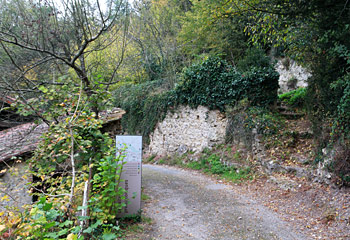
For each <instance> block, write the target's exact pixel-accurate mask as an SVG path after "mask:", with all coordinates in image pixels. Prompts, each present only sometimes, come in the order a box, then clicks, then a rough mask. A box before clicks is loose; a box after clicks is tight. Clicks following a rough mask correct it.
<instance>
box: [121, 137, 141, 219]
mask: <svg viewBox="0 0 350 240" xmlns="http://www.w3.org/2000/svg"><path fill="white" fill-rule="evenodd" d="M116 143H117V146H116V147H117V154H119V152H118V150H119V149H123V148H125V147H126V152H125V154H126V156H125V158H124V162H125V164H124V165H123V171H122V174H121V179H122V181H121V182H120V185H121V187H122V188H124V189H125V190H126V192H125V203H126V207H125V208H123V209H122V211H121V212H120V214H118V217H124V216H127V215H131V214H137V213H138V212H139V210H140V209H141V174H142V172H141V171H142V169H141V168H142V166H141V161H142V136H123V135H121V136H116Z"/></svg>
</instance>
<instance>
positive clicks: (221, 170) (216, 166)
mask: <svg viewBox="0 0 350 240" xmlns="http://www.w3.org/2000/svg"><path fill="white" fill-rule="evenodd" d="M187 167H189V168H191V169H195V170H203V171H205V172H209V173H212V174H217V175H220V176H222V177H223V178H225V179H227V180H230V181H233V182H238V181H241V180H245V179H250V178H251V169H250V167H242V168H237V167H235V166H229V165H226V164H224V163H223V162H222V161H221V159H220V156H219V155H217V154H216V153H211V151H208V150H204V151H203V153H202V155H201V157H200V159H199V161H191V162H189V163H188V164H187Z"/></svg>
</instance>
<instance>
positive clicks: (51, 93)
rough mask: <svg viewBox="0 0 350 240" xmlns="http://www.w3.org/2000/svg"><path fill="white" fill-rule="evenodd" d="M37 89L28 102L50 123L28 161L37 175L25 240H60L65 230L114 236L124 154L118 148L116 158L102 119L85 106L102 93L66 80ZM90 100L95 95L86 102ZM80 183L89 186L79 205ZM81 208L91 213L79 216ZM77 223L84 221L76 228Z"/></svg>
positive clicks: (91, 235) (99, 98)
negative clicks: (37, 93) (36, 199)
mask: <svg viewBox="0 0 350 240" xmlns="http://www.w3.org/2000/svg"><path fill="white" fill-rule="evenodd" d="M39 89H40V91H41V92H42V95H41V96H40V98H38V99H35V100H33V101H32V102H31V103H32V104H33V105H32V106H35V107H38V106H39V107H42V109H45V110H46V111H45V112H43V113H42V117H43V118H44V119H50V120H52V121H54V122H52V123H51V124H50V125H49V127H48V130H47V132H45V133H44V134H43V136H42V139H41V141H40V143H39V145H38V147H37V149H36V150H35V152H34V154H33V157H32V158H31V159H30V160H29V161H30V163H31V166H32V169H33V171H32V174H33V175H34V176H35V178H36V179H38V180H37V181H36V182H33V183H32V186H33V187H34V188H35V189H38V191H39V192H40V193H35V195H38V196H39V197H40V201H39V202H38V203H37V204H36V205H35V206H34V207H33V208H32V211H34V212H35V214H34V213H33V212H31V214H30V216H29V217H27V218H24V219H23V220H22V223H23V225H24V226H34V227H33V228H32V230H31V231H32V232H31V234H30V235H32V236H33V238H30V239H62V237H69V234H71V236H70V237H71V239H77V236H78V233H80V234H83V235H84V236H85V237H87V236H88V237H89V238H91V239H94V238H95V237H98V238H100V237H102V239H115V237H117V235H118V234H119V226H117V225H116V219H115V218H116V215H117V212H118V211H119V210H120V209H121V208H122V207H123V206H124V205H123V204H121V203H120V202H119V201H117V200H118V199H122V198H123V193H124V190H123V189H121V188H120V186H119V183H120V173H121V169H122V164H123V158H124V155H123V149H119V151H120V154H119V155H118V156H117V157H116V149H115V147H114V146H115V143H114V140H113V139H112V138H111V137H109V135H108V134H107V133H105V134H103V133H102V132H101V130H100V129H101V128H102V120H100V119H97V118H96V116H95V113H94V112H92V111H91V110H90V109H91V108H92V107H91V105H93V106H94V104H96V103H101V104H102V103H103V102H104V101H105V99H103V98H102V96H103V95H104V94H103V91H99V90H96V92H95V93H96V94H94V95H91V96H90V99H89V98H88V97H87V96H86V95H85V94H84V92H83V91H82V89H81V87H79V86H75V85H74V83H72V82H70V81H67V83H63V86H61V87H59V88H57V87H44V86H41V87H39ZM104 96H105V97H108V94H106V95H104ZM91 98H96V99H95V100H94V101H93V102H90V101H89V100H91ZM39 99H41V100H45V101H43V102H41V101H39ZM58 119H59V121H58ZM89 176H92V179H90V177H89ZM85 184H87V186H91V187H90V189H89V191H90V195H89V196H88V199H87V205H85V206H82V205H83V193H84V185H85ZM47 193H50V194H47ZM42 196H47V197H45V198H43V197H42ZM87 209H89V211H90V213H91V214H90V215H87V216H83V217H79V216H80V211H82V210H87ZM78 221H84V222H85V223H84V224H83V225H81V226H78V225H77V224H76V223H77V222H78ZM87 221H88V222H89V224H88V225H85V224H86V223H87ZM68 223H69V224H68ZM81 227H83V228H81ZM19 236H22V235H21V234H19ZM80 239H81V238H80Z"/></svg>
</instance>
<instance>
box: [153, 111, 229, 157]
mask: <svg viewBox="0 0 350 240" xmlns="http://www.w3.org/2000/svg"><path fill="white" fill-rule="evenodd" d="M226 125H227V120H226V117H225V115H224V114H222V113H220V111H218V110H215V111H210V110H209V109H208V108H206V107H203V106H199V107H198V108H197V109H191V108H190V107H188V106H180V107H179V108H178V109H177V110H176V111H175V112H174V113H171V112H169V113H168V114H167V116H166V118H165V119H164V120H163V121H162V122H160V123H158V124H157V126H156V129H155V131H154V132H153V134H152V135H151V136H150V145H149V148H148V153H149V154H154V155H163V156H164V155H174V154H176V153H178V154H183V153H185V152H187V151H193V152H200V151H202V150H203V149H204V148H206V147H211V146H213V145H214V144H219V143H223V142H224V140H225V131H226Z"/></svg>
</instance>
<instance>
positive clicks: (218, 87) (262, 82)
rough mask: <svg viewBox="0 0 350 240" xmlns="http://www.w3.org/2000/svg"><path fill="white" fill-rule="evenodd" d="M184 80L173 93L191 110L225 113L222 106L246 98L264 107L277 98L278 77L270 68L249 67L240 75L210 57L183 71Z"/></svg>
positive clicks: (220, 61) (215, 58)
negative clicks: (202, 109) (216, 110)
mask: <svg viewBox="0 0 350 240" xmlns="http://www.w3.org/2000/svg"><path fill="white" fill-rule="evenodd" d="M183 79H184V80H183V82H182V83H180V84H179V85H178V86H177V88H176V89H175V92H176V96H177V101H178V102H179V103H181V104H188V105H190V106H191V107H197V106H199V105H203V106H207V107H209V108H210V109H219V110H221V111H225V106H227V105H232V104H234V103H236V102H237V101H239V100H241V99H243V98H246V97H247V98H248V99H249V101H250V103H251V104H252V105H263V106H268V105H270V104H272V103H273V102H275V100H276V98H277V89H278V73H277V72H276V71H275V70H274V69H273V68H272V67H271V66H269V67H263V68H259V67H254V66H252V67H251V68H250V70H249V71H247V72H245V73H244V74H242V73H239V72H238V71H236V70H235V69H234V68H233V67H231V66H230V65H228V64H227V62H226V61H224V60H221V59H219V58H217V57H209V58H207V59H204V61H203V62H201V63H199V64H194V65H192V66H191V67H189V68H187V69H185V70H184V73H183Z"/></svg>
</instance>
